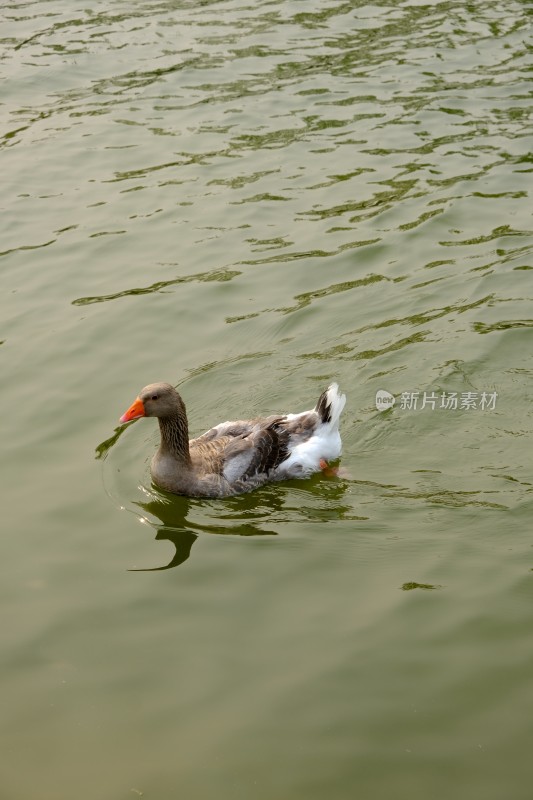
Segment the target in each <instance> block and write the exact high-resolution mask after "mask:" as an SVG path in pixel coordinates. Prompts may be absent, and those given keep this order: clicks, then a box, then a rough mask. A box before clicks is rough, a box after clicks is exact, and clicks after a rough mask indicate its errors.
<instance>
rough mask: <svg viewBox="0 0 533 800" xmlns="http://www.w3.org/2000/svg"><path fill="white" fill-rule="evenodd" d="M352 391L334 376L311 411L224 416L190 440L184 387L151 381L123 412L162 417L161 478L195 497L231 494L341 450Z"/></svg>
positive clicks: (157, 464)
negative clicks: (342, 428) (341, 431)
mask: <svg viewBox="0 0 533 800" xmlns="http://www.w3.org/2000/svg"><path fill="white" fill-rule="evenodd" d="M345 402H346V397H345V395H343V394H340V393H339V387H338V386H337V384H336V383H332V384H331V385H330V386H329V387H328V388H327V389H326V390H325V391H324V392H323V393H322V394H321V395H320V397H319V399H318V401H317V404H316V406H315V407H314V408H313V409H312V410H311V411H303V412H301V413H299V414H272V415H271V416H268V417H257V418H255V419H247V420H235V421H233V422H221V423H220V424H219V425H216V426H215V427H214V428H211V429H210V430H208V431H207V432H206V433H204V434H203V435H202V436H199V437H198V438H197V439H191V440H189V428H188V422H187V412H186V409H185V404H184V402H183V400H182V398H181V395H180V394H179V393H178V392H177V391H176V389H174V387H173V386H171V385H170V384H168V383H151V384H150V385H149V386H145V388H144V389H143V390H142V391H141V392H140V394H139V396H138V397H137V399H136V400H135V402H134V403H133V404H132V405H131V406H130V408H129V409H128V410H127V411H126V413H125V414H123V415H122V417H121V418H120V422H129V421H130V420H132V419H137V418H138V417H157V418H158V420H159V428H160V432H161V442H160V445H159V449H158V450H157V452H156V453H155V455H154V457H153V459H152V464H151V473H152V479H153V481H154V483H156V484H157V485H158V486H160V487H161V488H162V489H165V490H167V491H169V492H172V493H174V494H181V495H188V496H189V497H229V496H231V495H236V494H242V493H243V492H249V491H251V490H252V489H256V488H257V487H258V486H262V485H263V484H265V483H268V482H271V481H279V480H287V479H289V478H306V477H308V476H309V475H311V474H312V473H313V472H319V471H320V470H321V469H323V468H324V467H325V466H327V463H326V462H327V461H329V460H332V459H335V458H338V457H339V455H340V453H341V438H340V434H339V419H340V415H341V412H342V410H343V408H344V404H345Z"/></svg>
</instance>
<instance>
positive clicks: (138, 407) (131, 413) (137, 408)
mask: <svg viewBox="0 0 533 800" xmlns="http://www.w3.org/2000/svg"><path fill="white" fill-rule="evenodd" d="M145 416H146V413H145V410H144V405H143V401H142V400H141V398H140V397H138V398H137V399H136V400H135V402H134V403H132V405H131V406H130V407H129V408H128V410H127V411H126V413H125V414H123V415H122V416H121V418H120V420H119V421H120V422H129V421H130V420H131V419H137V417H145Z"/></svg>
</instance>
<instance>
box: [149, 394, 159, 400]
mask: <svg viewBox="0 0 533 800" xmlns="http://www.w3.org/2000/svg"><path fill="white" fill-rule="evenodd" d="M150 400H159V395H158V394H153V395H152V396H151V398H150Z"/></svg>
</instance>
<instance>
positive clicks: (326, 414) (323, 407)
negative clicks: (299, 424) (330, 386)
mask: <svg viewBox="0 0 533 800" xmlns="http://www.w3.org/2000/svg"><path fill="white" fill-rule="evenodd" d="M315 411H316V413H317V414H318V416H319V417H320V419H321V420H322V422H331V405H330V404H329V402H328V390H327V389H326V390H325V391H324V392H322V394H321V395H320V397H319V398H318V402H317V404H316V406H315Z"/></svg>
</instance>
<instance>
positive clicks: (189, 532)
mask: <svg viewBox="0 0 533 800" xmlns="http://www.w3.org/2000/svg"><path fill="white" fill-rule="evenodd" d="M153 492H154V494H153V495H151V496H150V499H149V500H147V501H142V502H141V501H135V502H134V504H135V505H136V506H137V507H138V508H142V510H143V512H144V513H145V514H148V515H149V517H152V518H153V517H156V518H157V519H158V520H159V521H160V522H161V523H162V524H161V525H159V523H158V522H153V521H151V520H150V519H147V518H146V517H145V516H144V513H143V515H142V518H143V520H144V521H145V522H148V524H149V525H151V526H152V527H154V528H156V529H157V534H156V537H155V538H156V540H157V541H169V542H172V544H173V545H174V547H175V549H176V551H175V553H174V555H173V556H172V558H171V560H170V561H169V562H168V564H164V565H162V566H160V567H146V568H135V569H132V570H130V571H131V572H156V571H158V570H165V569H172V568H173V567H179V566H180V565H181V564H183V563H185V561H187V559H188V558H189V556H190V555H191V549H192V546H193V544H194V543H195V541H196V539H197V538H198V535H199V534H200V533H216V534H219V535H220V534H225V535H231V536H277V535H278V534H277V531H274V530H267V529H265V528H264V527H260V526H259V524H258V523H257V522H255V521H254V520H253V519H250V517H256V518H257V519H258V520H259V519H264V518H265V517H266V516H267V515H270V514H271V513H272V512H276V511H279V510H280V509H281V507H282V505H283V501H282V498H281V497H279V498H276V497H275V495H273V494H270V493H268V504H267V503H265V498H258V499H257V500H256V502H254V503H250V497H248V498H247V503H246V505H244V504H242V506H241V503H239V501H242V499H243V498H241V497H238V498H235V499H234V500H233V501H228V500H226V501H225V502H224V504H223V508H222V509H221V510H218V509H216V511H215V513H216V515H217V518H218V519H221V520H222V519H223V520H226V521H227V523H228V524H225V525H224V524H217V525H216V524H209V523H206V522H205V521H203V522H201V523H197V522H193V521H192V520H191V519H190V518H188V517H189V515H190V512H192V513H194V509H198V506H199V505H202V504H201V503H199V502H198V501H195V500H190V499H189V498H186V497H178V496H175V495H166V494H163V493H162V492H161V490H160V489H156V488H155V487H153ZM155 492H157V495H156V494H155ZM217 505H218V504H217ZM221 505H222V504H221ZM239 506H241V507H239ZM232 519H233V520H234V521H235V524H232V523H231V520H232ZM244 519H245V520H246V521H239V520H244Z"/></svg>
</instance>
